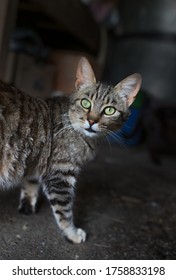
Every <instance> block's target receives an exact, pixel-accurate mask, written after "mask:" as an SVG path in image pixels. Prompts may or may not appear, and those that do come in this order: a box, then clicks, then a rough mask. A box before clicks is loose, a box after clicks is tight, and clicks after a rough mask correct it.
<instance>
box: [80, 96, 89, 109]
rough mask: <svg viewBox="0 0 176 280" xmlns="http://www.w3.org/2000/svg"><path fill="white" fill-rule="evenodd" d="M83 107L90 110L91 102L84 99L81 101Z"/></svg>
mask: <svg viewBox="0 0 176 280" xmlns="http://www.w3.org/2000/svg"><path fill="white" fill-rule="evenodd" d="M81 106H82V107H83V108H84V109H90V107H91V102H90V101H89V100H88V99H86V98H84V99H82V100H81Z"/></svg>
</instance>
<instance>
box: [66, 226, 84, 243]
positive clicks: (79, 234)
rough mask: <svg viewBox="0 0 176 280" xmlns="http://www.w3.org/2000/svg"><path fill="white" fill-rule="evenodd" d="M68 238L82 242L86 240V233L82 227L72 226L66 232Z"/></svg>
mask: <svg viewBox="0 0 176 280" xmlns="http://www.w3.org/2000/svg"><path fill="white" fill-rule="evenodd" d="M65 235H66V238H67V239H68V240H69V241H71V242H73V243H82V242H85V241H86V233H85V231H84V230H82V229H81V228H74V229H73V228H72V229H69V230H67V232H65Z"/></svg>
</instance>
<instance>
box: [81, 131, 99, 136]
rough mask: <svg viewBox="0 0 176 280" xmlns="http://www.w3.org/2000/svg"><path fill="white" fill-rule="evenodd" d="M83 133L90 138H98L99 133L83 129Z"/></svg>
mask: <svg viewBox="0 0 176 280" xmlns="http://www.w3.org/2000/svg"><path fill="white" fill-rule="evenodd" d="M83 133H84V134H85V136H88V137H96V136H97V132H96V131H93V130H92V129H83Z"/></svg>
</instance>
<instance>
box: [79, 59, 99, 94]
mask: <svg viewBox="0 0 176 280" xmlns="http://www.w3.org/2000/svg"><path fill="white" fill-rule="evenodd" d="M94 83H96V79H95V75H94V72H93V69H92V67H91V65H90V63H89V62H88V60H87V58H85V57H82V58H81V59H80V61H79V64H78V68H77V73H76V82H75V87H76V89H77V90H79V89H80V88H81V87H83V86H88V85H92V84H94Z"/></svg>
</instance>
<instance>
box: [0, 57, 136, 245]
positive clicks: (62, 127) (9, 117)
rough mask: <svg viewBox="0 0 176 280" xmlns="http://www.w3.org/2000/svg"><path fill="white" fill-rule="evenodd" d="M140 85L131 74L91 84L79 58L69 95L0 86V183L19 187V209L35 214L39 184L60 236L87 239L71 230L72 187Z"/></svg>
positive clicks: (91, 78) (87, 66) (90, 76)
mask: <svg viewBox="0 0 176 280" xmlns="http://www.w3.org/2000/svg"><path fill="white" fill-rule="evenodd" d="M140 85H141V76H140V75H139V74H134V75H131V76H129V77H127V78H126V79H124V80H123V81H121V82H120V83H119V84H118V85H117V86H115V87H111V86H107V85H104V84H102V83H96V80H95V76H94V72H93V70H92V68H91V65H90V64H89V62H88V60H87V59H86V58H81V60H80V62H79V64H78V68H77V76H76V83H75V88H76V90H75V93H73V94H72V95H71V96H70V97H64V96H63V97H55V98H49V99H46V100H43V99H39V98H34V97H31V96H28V95H25V94H23V93H22V92H21V91H19V90H17V89H16V88H14V87H12V86H9V85H7V84H5V83H3V82H0V185H1V187H2V188H10V187H11V186H14V185H21V186H22V188H21V196H20V205H19V211H20V212H23V213H25V214H30V213H34V212H35V210H36V203H37V199H38V194H39V187H40V186H42V188H43V190H44V193H45V194H46V196H47V198H48V199H49V201H50V203H51V207H52V210H53V213H54V216H55V218H56V221H57V224H58V226H59V228H60V230H61V232H62V233H63V235H64V236H65V237H66V238H67V239H68V240H69V241H72V242H73V243H81V242H84V241H85V240H86V233H85V232H84V231H83V230H82V229H80V228H76V227H75V226H74V222H73V214H72V206H73V198H74V188H75V184H76V180H77V176H78V174H79V173H80V170H81V167H82V166H83V165H84V164H85V163H86V162H87V161H89V160H92V159H93V157H94V156H95V152H96V146H97V142H98V139H99V138H100V137H102V136H103V135H106V134H109V132H111V131H113V130H117V129H118V128H120V127H121V125H122V124H123V122H124V120H126V118H127V117H128V115H129V109H128V107H129V106H130V105H131V104H132V102H133V100H134V98H135V96H136V94H137V92H138V91H139V88H140Z"/></svg>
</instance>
